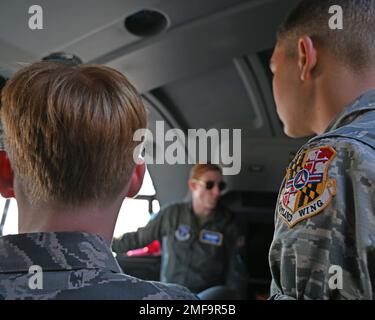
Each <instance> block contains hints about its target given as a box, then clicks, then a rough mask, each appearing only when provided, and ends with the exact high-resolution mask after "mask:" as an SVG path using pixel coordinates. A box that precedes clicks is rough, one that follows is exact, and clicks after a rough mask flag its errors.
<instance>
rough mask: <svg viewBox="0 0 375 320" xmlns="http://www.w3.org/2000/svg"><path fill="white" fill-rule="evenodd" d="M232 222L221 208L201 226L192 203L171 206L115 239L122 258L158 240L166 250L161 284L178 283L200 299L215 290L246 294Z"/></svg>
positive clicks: (235, 228) (235, 229)
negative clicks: (201, 294)
mask: <svg viewBox="0 0 375 320" xmlns="http://www.w3.org/2000/svg"><path fill="white" fill-rule="evenodd" d="M241 239H242V238H241V235H240V233H239V231H238V227H237V225H236V223H235V220H234V216H233V214H232V213H231V212H229V211H228V210H227V209H225V208H224V207H220V206H218V207H217V208H216V209H215V211H214V212H213V213H212V214H211V215H210V216H209V217H208V218H207V220H205V221H201V222H200V221H199V219H198V218H197V216H196V215H195V214H194V212H193V209H192V203H191V202H182V203H176V204H171V205H168V206H167V207H165V208H163V209H162V210H160V212H159V213H158V214H156V215H154V217H153V218H152V219H151V220H150V222H149V223H148V224H147V225H146V226H145V227H143V228H139V229H138V230H137V232H129V233H126V234H124V235H123V236H122V237H120V238H118V239H114V240H113V243H112V249H113V251H114V252H116V253H118V254H123V253H124V252H126V251H128V250H131V249H136V248H141V247H144V246H146V245H148V244H149V243H151V242H152V241H154V240H159V241H160V242H161V244H162V265H161V276H160V279H161V281H163V282H172V283H178V284H181V285H183V286H186V287H187V288H189V289H190V290H191V291H193V292H195V293H198V292H200V291H202V290H204V289H207V288H209V287H212V286H216V285H226V286H227V287H229V288H230V289H233V290H236V291H237V290H242V288H240V287H241V286H242V283H243V281H242V282H241V279H242V277H243V273H244V269H243V264H242V261H241V259H240V256H239V251H238V250H239V248H240V247H241V246H242V245H243V243H242V242H241Z"/></svg>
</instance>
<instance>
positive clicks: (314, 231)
mask: <svg viewBox="0 0 375 320" xmlns="http://www.w3.org/2000/svg"><path fill="white" fill-rule="evenodd" d="M331 6H340V7H341V8H342V14H343V16H342V18H343V27H344V28H343V29H342V30H340V29H335V28H332V29H331V26H332V23H329V21H330V19H331V18H332V14H331V13H330V12H331V10H330V8H331ZM340 11H341V10H340ZM374 25H375V1H374V0H333V1H331V0H303V1H301V2H300V3H299V4H298V5H297V6H296V8H294V9H293V10H292V11H291V13H290V14H289V15H288V17H287V18H286V20H285V22H284V23H283V24H282V25H281V27H280V29H279V32H278V35H277V44H276V47H275V50H274V53H273V56H272V59H271V63H270V67H271V70H272V72H273V92H274V97H275V102H276V107H277V112H278V114H279V116H280V119H281V120H282V122H283V124H284V131H285V133H286V134H287V135H288V136H290V137H302V136H310V135H316V136H315V137H313V138H312V139H311V140H309V141H308V142H307V143H306V144H305V145H304V146H303V147H302V148H301V149H300V150H299V152H298V153H297V155H296V157H295V158H294V160H293V161H292V162H291V163H290V165H289V167H288V169H287V172H286V175H285V178H284V181H283V183H282V185H281V189H280V194H279V198H278V202H277V207H276V215H275V233H274V239H273V242H272V244H271V248H270V254H269V260H270V267H271V273H272V278H273V280H272V285H271V299H374V298H375V197H374V194H375V33H374V32H373V27H374Z"/></svg>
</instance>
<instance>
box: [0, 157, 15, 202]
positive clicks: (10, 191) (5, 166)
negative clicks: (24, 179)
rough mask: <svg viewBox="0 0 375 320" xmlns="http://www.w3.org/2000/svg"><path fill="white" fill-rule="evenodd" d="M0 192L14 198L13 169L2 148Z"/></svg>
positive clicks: (5, 196) (4, 195) (6, 196)
mask: <svg viewBox="0 0 375 320" xmlns="http://www.w3.org/2000/svg"><path fill="white" fill-rule="evenodd" d="M0 194H1V195H2V196H3V197H4V198H14V197H15V195H14V188H13V170H12V167H11V166H10V161H9V159H8V156H7V154H6V152H5V151H4V150H0Z"/></svg>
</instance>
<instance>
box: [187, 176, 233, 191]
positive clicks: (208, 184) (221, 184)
mask: <svg viewBox="0 0 375 320" xmlns="http://www.w3.org/2000/svg"><path fill="white" fill-rule="evenodd" d="M194 181H195V182H198V183H200V184H201V185H202V186H204V187H206V189H207V190H211V189H212V188H213V187H214V186H215V184H216V183H215V181H211V180H209V181H202V180H198V179H194ZM217 186H218V187H219V190H220V191H223V190H224V189H225V188H226V187H227V184H226V183H225V182H224V181H220V182H219V183H217Z"/></svg>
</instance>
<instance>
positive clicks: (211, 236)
mask: <svg viewBox="0 0 375 320" xmlns="http://www.w3.org/2000/svg"><path fill="white" fill-rule="evenodd" d="M199 240H200V242H203V243H207V244H212V245H215V246H221V245H222V243H223V234H222V233H220V232H214V231H209V230H202V231H201V232H200V234H199Z"/></svg>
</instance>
